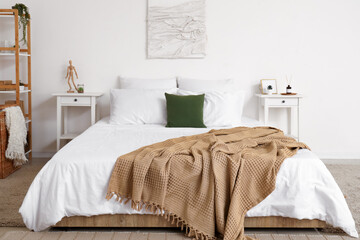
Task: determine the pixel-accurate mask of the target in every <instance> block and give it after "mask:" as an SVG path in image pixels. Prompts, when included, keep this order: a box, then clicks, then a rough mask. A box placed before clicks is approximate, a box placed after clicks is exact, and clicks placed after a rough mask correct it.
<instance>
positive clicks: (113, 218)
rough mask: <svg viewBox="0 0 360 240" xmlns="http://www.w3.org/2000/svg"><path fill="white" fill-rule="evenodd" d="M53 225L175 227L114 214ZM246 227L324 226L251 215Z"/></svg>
mask: <svg viewBox="0 0 360 240" xmlns="http://www.w3.org/2000/svg"><path fill="white" fill-rule="evenodd" d="M54 227H150V228H155V227H156V228H159V227H160V228H161V227H165V228H167V227H176V225H175V224H171V222H168V221H167V220H166V219H164V217H161V216H157V215H139V214H132V215H130V214H116V215H109V214H108V215H97V216H91V217H85V216H73V217H64V218H63V219H62V220H61V221H60V222H58V223H57V224H56V225H55V226H54ZM245 227H246V228H325V227H326V223H325V222H324V221H321V220H317V219H314V220H308V219H303V220H298V219H294V218H286V217H251V218H245Z"/></svg>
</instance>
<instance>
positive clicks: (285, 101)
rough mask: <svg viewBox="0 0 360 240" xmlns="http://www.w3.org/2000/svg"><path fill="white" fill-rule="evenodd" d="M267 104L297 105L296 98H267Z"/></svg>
mask: <svg viewBox="0 0 360 240" xmlns="http://www.w3.org/2000/svg"><path fill="white" fill-rule="evenodd" d="M265 102H266V105H268V106H297V105H298V99H297V98H267V99H266V100H265Z"/></svg>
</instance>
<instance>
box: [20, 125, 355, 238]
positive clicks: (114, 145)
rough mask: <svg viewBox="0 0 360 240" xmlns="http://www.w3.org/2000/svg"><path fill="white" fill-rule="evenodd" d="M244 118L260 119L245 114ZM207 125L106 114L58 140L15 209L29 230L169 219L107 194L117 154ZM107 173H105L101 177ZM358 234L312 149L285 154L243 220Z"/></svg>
mask: <svg viewBox="0 0 360 240" xmlns="http://www.w3.org/2000/svg"><path fill="white" fill-rule="evenodd" d="M242 125H243V126H248V127H254V126H258V125H259V122H258V121H256V120H253V119H249V118H242ZM206 131H209V129H207V128H165V127H164V125H159V124H144V125H114V124H111V123H109V118H104V119H102V120H100V121H99V122H97V123H96V124H95V125H93V126H92V127H90V128H89V129H88V130H86V131H85V132H84V133H83V134H81V135H80V136H78V137H77V138H75V139H74V140H72V141H71V142H70V143H68V144H67V145H66V146H65V147H63V148H62V149H61V150H60V151H59V152H58V153H56V154H55V156H54V157H53V158H52V159H51V160H50V161H49V162H48V163H47V164H46V165H45V166H44V167H43V169H42V170H41V171H40V172H39V174H38V175H37V176H36V178H35V179H34V181H33V183H32V184H31V186H30V188H29V191H28V193H27V195H26V197H25V199H24V201H23V204H22V206H21V208H20V210H19V212H20V213H21V215H22V217H23V220H24V223H25V225H26V226H27V227H28V228H29V229H32V230H34V231H41V230H44V229H46V228H49V227H51V226H60V227H64V226H69V227H71V226H72V227H81V226H83V227H116V226H124V227H156V226H157V227H171V226H172V225H171V224H170V223H168V222H167V221H165V220H164V219H162V218H161V217H158V216H155V215H152V214H151V213H149V212H146V211H144V210H142V211H136V210H133V209H131V207H130V206H129V204H130V203H129V204H127V205H124V204H119V203H118V202H116V201H115V200H114V199H111V200H110V201H107V200H106V199H105V196H106V191H107V185H108V181H109V178H110V175H111V172H112V169H113V166H114V163H115V161H116V159H117V157H118V156H120V155H122V154H125V153H128V152H130V151H133V150H135V149H137V148H139V147H142V146H144V145H149V144H152V143H155V142H159V141H163V140H166V139H169V138H175V137H180V136H188V135H193V134H199V133H204V132H206ZM104 176H106V177H104ZM325 223H327V224H330V225H332V226H334V227H339V228H341V229H343V230H344V231H345V232H346V233H348V234H349V235H350V236H353V237H357V236H358V234H357V231H356V229H355V223H354V220H353V218H352V215H351V212H350V210H349V208H348V206H347V204H346V201H345V199H344V196H343V194H342V192H341V190H340V189H339V187H338V185H337V184H336V182H335V180H334V178H333V177H332V175H331V174H330V172H329V171H328V170H327V168H326V167H325V165H324V164H323V162H322V161H321V160H320V159H319V158H318V157H317V156H316V155H315V154H314V153H312V152H311V151H309V150H299V151H298V153H297V154H296V155H294V156H293V157H290V158H288V159H286V160H285V161H284V163H283V164H282V166H281V168H280V171H279V173H278V175H277V179H276V189H275V191H274V192H273V193H271V194H270V195H269V196H268V197H267V198H266V199H265V200H264V201H262V202H261V203H260V204H258V205H257V206H255V207H254V208H252V209H251V210H250V211H248V213H247V219H246V222H245V227H324V226H325Z"/></svg>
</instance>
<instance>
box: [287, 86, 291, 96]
mask: <svg viewBox="0 0 360 240" xmlns="http://www.w3.org/2000/svg"><path fill="white" fill-rule="evenodd" d="M286 93H287V94H290V93H292V91H291V86H290V85H288V86H287V87H286Z"/></svg>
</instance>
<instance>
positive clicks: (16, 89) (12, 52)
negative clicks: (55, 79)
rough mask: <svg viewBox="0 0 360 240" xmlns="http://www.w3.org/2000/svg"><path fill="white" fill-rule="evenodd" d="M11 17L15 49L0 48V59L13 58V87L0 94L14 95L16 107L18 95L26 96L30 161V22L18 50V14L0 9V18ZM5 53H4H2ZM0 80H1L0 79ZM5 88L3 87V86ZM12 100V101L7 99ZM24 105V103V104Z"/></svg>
mask: <svg viewBox="0 0 360 240" xmlns="http://www.w3.org/2000/svg"><path fill="white" fill-rule="evenodd" d="M2 17H10V18H11V17H13V18H14V26H15V47H0V57H2V56H13V57H15V79H16V82H15V84H16V85H15V86H8V89H9V90H8V91H0V94H9V95H15V97H16V105H18V106H19V105H20V95H21V94H27V112H26V113H25V114H24V116H25V120H26V123H27V125H28V139H29V140H28V144H29V150H28V151H27V152H26V154H27V155H28V157H29V160H31V159H32V115H31V28H30V21H29V23H28V25H27V46H26V49H20V43H19V13H18V10H17V9H0V18H2ZM2 51H6V52H2ZM20 57H24V58H26V59H27V83H24V86H25V88H26V89H25V90H20ZM0 80H1V79H0ZM3 86H5V85H3ZM7 100H13V99H7ZM25 104H26V103H25Z"/></svg>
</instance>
